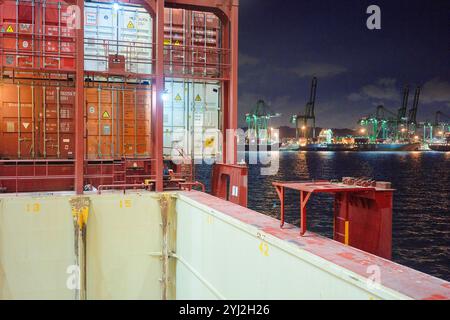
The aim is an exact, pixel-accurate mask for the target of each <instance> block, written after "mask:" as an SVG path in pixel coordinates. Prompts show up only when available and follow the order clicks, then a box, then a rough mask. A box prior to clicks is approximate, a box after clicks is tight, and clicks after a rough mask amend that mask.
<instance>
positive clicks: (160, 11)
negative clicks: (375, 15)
mask: <svg viewBox="0 0 450 320" xmlns="http://www.w3.org/2000/svg"><path fill="white" fill-rule="evenodd" d="M155 11H156V23H155V25H156V28H155V29H156V31H155V35H156V46H155V47H156V50H155V51H156V54H155V58H156V63H155V75H156V76H155V80H154V83H153V103H152V141H153V158H155V159H156V160H155V167H154V173H155V176H156V183H155V191H156V192H162V191H163V189H164V184H163V170H164V164H163V157H164V154H163V134H164V129H163V122H164V119H163V117H164V104H163V93H164V0H157V1H156V10H155Z"/></svg>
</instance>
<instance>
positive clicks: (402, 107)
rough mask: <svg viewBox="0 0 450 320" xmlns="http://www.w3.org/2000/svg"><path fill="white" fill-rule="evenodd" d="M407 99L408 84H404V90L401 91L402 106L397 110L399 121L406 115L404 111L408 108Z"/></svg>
mask: <svg viewBox="0 0 450 320" xmlns="http://www.w3.org/2000/svg"><path fill="white" fill-rule="evenodd" d="M408 100H409V86H405V90H404V91H403V100H402V106H401V108H400V109H399V110H398V116H397V120H398V121H399V122H400V121H402V119H404V118H405V117H406V111H407V109H408Z"/></svg>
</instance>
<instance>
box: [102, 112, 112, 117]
mask: <svg viewBox="0 0 450 320" xmlns="http://www.w3.org/2000/svg"><path fill="white" fill-rule="evenodd" d="M102 117H103V119H109V118H111V116H110V115H109V113H108V111H105V112H103V115H102Z"/></svg>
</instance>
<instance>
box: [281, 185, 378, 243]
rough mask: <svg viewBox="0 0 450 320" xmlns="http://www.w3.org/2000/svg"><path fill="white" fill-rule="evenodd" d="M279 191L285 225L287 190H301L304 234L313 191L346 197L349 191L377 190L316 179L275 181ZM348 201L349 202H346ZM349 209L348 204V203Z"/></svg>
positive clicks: (302, 233) (301, 213)
mask: <svg viewBox="0 0 450 320" xmlns="http://www.w3.org/2000/svg"><path fill="white" fill-rule="evenodd" d="M273 185H274V186H275V189H276V191H277V194H278V197H279V198H280V201H281V217H280V220H281V225H280V227H281V228H283V226H284V198H285V190H286V189H291V190H297V191H300V235H301V236H304V235H305V233H306V204H307V203H308V200H309V199H310V197H311V195H312V194H313V193H332V194H334V193H342V194H343V195H344V197H346V196H347V194H348V193H355V192H358V193H360V192H364V193H370V192H375V191H376V188H375V187H361V186H356V185H347V184H343V183H331V182H329V181H314V182H295V181H294V182H278V181H277V182H273ZM345 203H347V202H345ZM347 211H348V205H347Z"/></svg>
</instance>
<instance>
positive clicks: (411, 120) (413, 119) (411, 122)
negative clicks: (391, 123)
mask: <svg viewBox="0 0 450 320" xmlns="http://www.w3.org/2000/svg"><path fill="white" fill-rule="evenodd" d="M421 89H422V88H421V87H420V86H419V87H417V89H416V93H415V94H414V102H413V106H412V108H411V110H409V113H408V130H409V133H410V134H415V132H416V129H417V110H418V109H419V100H420V92H421Z"/></svg>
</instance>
